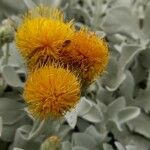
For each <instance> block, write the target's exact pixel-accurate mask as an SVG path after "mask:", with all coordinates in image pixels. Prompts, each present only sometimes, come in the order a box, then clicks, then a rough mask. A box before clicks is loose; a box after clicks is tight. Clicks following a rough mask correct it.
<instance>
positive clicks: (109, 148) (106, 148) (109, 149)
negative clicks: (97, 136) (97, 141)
mask: <svg viewBox="0 0 150 150" xmlns="http://www.w3.org/2000/svg"><path fill="white" fill-rule="evenodd" d="M103 149H104V150H113V147H112V146H111V145H110V144H106V143H104V144H103Z"/></svg>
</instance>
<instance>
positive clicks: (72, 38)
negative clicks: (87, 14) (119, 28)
mask: <svg viewBox="0 0 150 150" xmlns="http://www.w3.org/2000/svg"><path fill="white" fill-rule="evenodd" d="M16 45H17V47H18V50H19V52H20V53H21V55H22V56H23V57H24V58H25V60H26V64H27V68H28V70H29V75H28V78H27V81H26V84H25V88H24V94H23V95H24V98H25V100H26V102H27V104H28V105H29V109H30V111H31V112H32V114H34V115H35V116H37V117H40V118H46V117H49V116H50V117H55V118H57V117H61V116H63V115H64V114H65V112H67V111H69V110H70V109H71V108H73V107H74V106H75V105H76V103H77V102H78V101H79V97H80V92H81V86H83V85H84V86H85V85H88V84H90V83H91V82H92V81H93V80H94V79H95V77H97V76H98V75H101V73H102V72H103V71H104V70H105V68H106V65H107V63H108V58H109V52H108V47H107V44H106V42H105V41H104V40H103V39H101V38H99V37H97V36H96V34H95V33H94V32H90V31H88V29H85V28H81V29H80V30H79V31H76V30H75V27H74V26H73V22H72V21H70V22H65V20H64V17H63V14H62V13H61V11H59V10H58V9H54V8H48V7H45V6H39V7H37V8H35V9H33V10H31V11H29V12H28V13H27V14H26V15H25V16H24V18H23V22H22V24H21V25H20V27H19V28H18V31H17V33H16Z"/></svg>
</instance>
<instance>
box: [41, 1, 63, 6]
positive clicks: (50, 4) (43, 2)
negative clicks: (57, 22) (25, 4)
mask: <svg viewBox="0 0 150 150" xmlns="http://www.w3.org/2000/svg"><path fill="white" fill-rule="evenodd" d="M39 1H40V3H41V4H43V5H47V6H51V7H59V6H60V4H61V0H39Z"/></svg>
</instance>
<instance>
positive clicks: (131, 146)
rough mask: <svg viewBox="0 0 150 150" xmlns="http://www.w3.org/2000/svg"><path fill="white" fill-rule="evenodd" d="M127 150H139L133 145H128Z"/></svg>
mask: <svg viewBox="0 0 150 150" xmlns="http://www.w3.org/2000/svg"><path fill="white" fill-rule="evenodd" d="M126 150H137V148H136V147H135V146H133V145H127V146H126Z"/></svg>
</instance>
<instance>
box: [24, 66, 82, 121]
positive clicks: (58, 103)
mask: <svg viewBox="0 0 150 150" xmlns="http://www.w3.org/2000/svg"><path fill="white" fill-rule="evenodd" d="M23 96H24V99H25V101H26V102H27V104H28V105H29V110H30V111H31V113H32V114H33V115H34V116H36V117H39V118H41V119H44V118H47V117H53V118H59V117H62V116H63V115H64V114H65V113H66V112H67V111H69V110H70V109H71V108H73V107H74V106H75V105H76V103H77V102H78V101H79V96H80V82H79V80H78V78H77V77H76V76H75V75H74V74H73V73H72V72H70V71H69V70H67V69H63V68H62V67H58V66H57V67H56V66H45V67H42V68H39V69H38V70H36V71H35V72H32V73H31V74H30V75H29V76H28V78H27V81H26V84H25V88H24V94H23Z"/></svg>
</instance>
